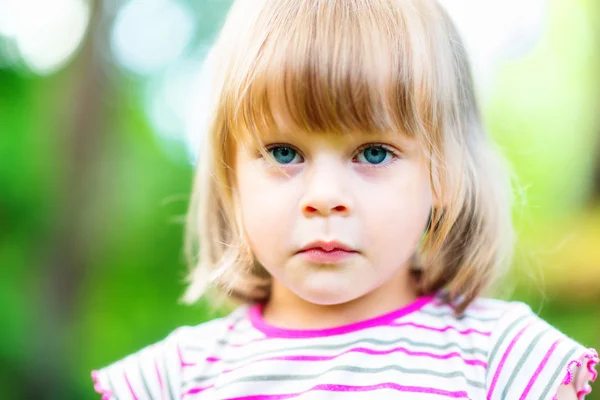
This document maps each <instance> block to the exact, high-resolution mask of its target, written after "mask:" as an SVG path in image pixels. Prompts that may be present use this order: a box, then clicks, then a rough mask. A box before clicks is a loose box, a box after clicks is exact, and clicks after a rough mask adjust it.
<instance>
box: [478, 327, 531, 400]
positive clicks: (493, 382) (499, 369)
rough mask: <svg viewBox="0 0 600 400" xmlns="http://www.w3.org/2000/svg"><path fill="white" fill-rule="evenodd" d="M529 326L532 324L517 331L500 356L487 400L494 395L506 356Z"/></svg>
mask: <svg viewBox="0 0 600 400" xmlns="http://www.w3.org/2000/svg"><path fill="white" fill-rule="evenodd" d="M531 324H532V323H531V322H530V323H529V324H527V325H526V326H524V327H523V329H521V330H520V331H519V333H517V335H516V336H515V337H514V338H513V340H511V342H510V344H509V345H508V347H507V348H506V351H505V352H504V354H503V355H502V359H501V360H500V363H499V364H498V368H496V372H495V373H494V379H492V384H491V385H490V390H489V392H488V394H487V400H490V399H491V398H492V394H493V393H494V389H495V387H496V383H498V378H499V377H500V373H501V372H502V368H503V367H504V363H505V362H506V359H507V358H508V355H509V354H510V352H511V351H512V349H513V347H515V344H516V343H517V340H519V338H520V337H521V336H522V335H523V333H524V332H525V330H526V329H527V328H529V327H530V326H531Z"/></svg>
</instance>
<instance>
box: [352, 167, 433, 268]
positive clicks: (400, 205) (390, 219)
mask: <svg viewBox="0 0 600 400" xmlns="http://www.w3.org/2000/svg"><path fill="white" fill-rule="evenodd" d="M411 177H412V178H411V179H398V180H394V181H392V182H389V183H388V184H386V185H383V186H381V187H379V189H378V190H377V191H371V192H369V191H365V193H371V194H370V195H369V199H367V200H366V202H365V207H368V208H367V211H366V213H365V215H366V216H367V218H365V219H364V220H363V221H364V222H363V223H364V227H365V233H366V234H367V235H368V236H369V237H368V242H369V244H370V247H371V248H372V249H373V250H374V251H375V254H373V256H376V257H382V258H383V257H386V255H390V257H392V258H393V257H397V256H398V255H400V256H401V257H402V258H407V257H409V256H411V255H412V253H413V252H414V251H415V249H416V247H417V245H418V243H419V241H420V239H421V237H422V235H423V232H424V230H425V226H426V224H427V219H428V217H429V212H430V210H431V206H432V199H431V190H430V188H429V181H428V180H427V178H423V177H422V176H421V175H420V174H414V175H411Z"/></svg>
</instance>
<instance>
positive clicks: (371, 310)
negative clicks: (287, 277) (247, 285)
mask: <svg viewBox="0 0 600 400" xmlns="http://www.w3.org/2000/svg"><path fill="white" fill-rule="evenodd" d="M414 286H415V285H414V284H413V282H412V280H411V279H410V275H409V271H408V270H407V269H402V270H401V271H400V272H399V273H398V274H397V275H396V276H395V277H394V278H392V279H389V280H388V281H386V282H385V283H383V284H382V285H381V286H379V287H377V288H376V289H374V290H372V291H370V292H369V293H367V294H365V295H362V296H359V297H357V298H355V299H353V300H350V301H348V302H345V303H339V304H331V305H322V304H315V303H311V302H309V301H307V300H305V299H303V298H301V297H300V296H298V295H296V294H295V293H293V292H291V291H290V290H289V289H288V288H286V287H285V286H283V285H282V284H280V283H279V282H277V281H276V280H274V281H273V286H272V291H271V296H270V299H269V301H268V303H267V304H266V305H265V307H264V310H263V319H264V320H265V322H267V323H268V324H270V325H274V326H277V327H280V328H287V329H327V328H333V327H337V326H343V325H348V324H351V323H355V322H359V321H364V320H367V319H370V318H374V317H377V316H379V315H383V314H386V313H389V312H392V311H394V310H397V309H399V308H402V307H404V306H406V305H408V304H410V303H412V302H413V301H415V299H416V298H417V293H416V290H415V287H414Z"/></svg>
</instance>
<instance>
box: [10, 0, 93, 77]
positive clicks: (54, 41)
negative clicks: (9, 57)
mask: <svg viewBox="0 0 600 400" xmlns="http://www.w3.org/2000/svg"><path fill="white" fill-rule="evenodd" d="M0 10H1V12H0V35H3V36H5V37H7V38H10V39H12V40H14V42H15V44H16V47H17V49H18V52H19V54H20V56H21V58H22V59H23V61H24V62H25V63H26V64H27V66H28V67H29V68H30V69H31V70H33V71H34V72H36V73H38V74H50V73H52V72H55V71H57V70H58V69H60V68H61V67H63V66H64V65H65V64H66V63H67V62H68V61H69V60H70V59H71V57H72V56H73V55H74V54H75V52H76V50H77V49H78V47H79V45H80V44H81V42H82V40H83V37H84V35H85V32H86V29H87V27H88V24H89V18H90V7H89V5H88V3H87V2H86V1H83V0H52V1H47V0H0Z"/></svg>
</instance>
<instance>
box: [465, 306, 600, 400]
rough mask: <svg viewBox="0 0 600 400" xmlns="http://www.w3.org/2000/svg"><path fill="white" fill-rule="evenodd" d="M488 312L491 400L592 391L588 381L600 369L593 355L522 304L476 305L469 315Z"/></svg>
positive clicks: (488, 362)
mask: <svg viewBox="0 0 600 400" xmlns="http://www.w3.org/2000/svg"><path fill="white" fill-rule="evenodd" d="M478 307H480V308H481V310H478V309H477V308H478ZM486 309H494V310H497V311H496V317H495V319H493V320H491V321H490V323H491V324H492V325H491V326H490V329H491V335H490V342H489V347H488V355H487V364H488V366H487V374H486V387H487V392H488V398H489V399H505V398H510V399H512V398H515V399H517V398H518V399H552V398H554V396H555V395H556V393H557V392H558V390H559V387H560V386H561V384H565V385H566V384H572V385H574V386H575V387H576V390H577V392H578V393H579V394H583V393H587V392H589V391H590V390H591V389H590V387H589V381H593V380H595V378H596V372H595V370H594V365H595V364H596V363H598V355H597V353H596V352H595V351H594V350H592V349H588V348H586V347H585V346H583V345H582V344H580V343H577V342H576V341H575V340H573V339H572V338H570V337H568V336H567V335H565V334H563V333H562V332H560V331H559V330H557V329H556V328H554V327H553V326H552V325H550V324H548V323H547V322H546V321H544V320H543V319H541V318H540V317H539V316H537V315H536V314H535V313H534V312H533V311H532V310H531V308H530V307H529V306H527V305H526V304H524V303H521V302H505V301H500V300H491V299H480V300H478V301H476V302H475V303H473V306H472V307H469V308H468V309H467V313H471V314H472V315H474V316H475V314H477V315H482V314H483V313H484V312H485V310H486ZM579 367H581V368H579ZM575 372H577V373H578V374H577V375H578V376H577V379H576V380H575V381H574V377H575Z"/></svg>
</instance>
